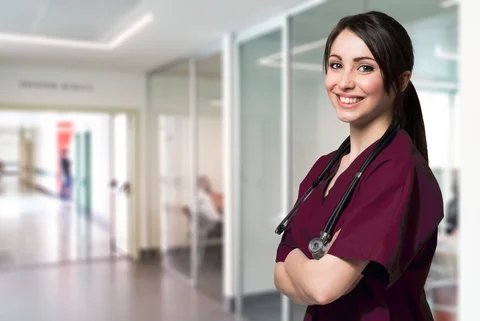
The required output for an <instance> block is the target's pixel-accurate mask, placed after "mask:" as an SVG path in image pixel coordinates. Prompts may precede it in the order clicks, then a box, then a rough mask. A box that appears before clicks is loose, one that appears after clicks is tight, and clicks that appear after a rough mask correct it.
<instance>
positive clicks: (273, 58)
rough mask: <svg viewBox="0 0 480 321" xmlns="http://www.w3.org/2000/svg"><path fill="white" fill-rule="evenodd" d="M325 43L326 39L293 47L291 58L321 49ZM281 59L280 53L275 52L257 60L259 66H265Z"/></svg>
mask: <svg viewBox="0 0 480 321" xmlns="http://www.w3.org/2000/svg"><path fill="white" fill-rule="evenodd" d="M326 42H327V38H323V39H320V40H317V41H312V42H309V43H306V44H303V45H300V46H296V47H293V48H292V49H291V52H292V56H296V55H298V54H301V53H304V52H308V51H312V50H314V49H318V48H321V47H323V46H325V43H326ZM281 59H282V53H281V52H277V53H274V54H271V55H268V56H266V57H263V58H260V59H259V64H261V65H266V64H268V63H270V62H274V61H276V60H277V61H280V60H281Z"/></svg>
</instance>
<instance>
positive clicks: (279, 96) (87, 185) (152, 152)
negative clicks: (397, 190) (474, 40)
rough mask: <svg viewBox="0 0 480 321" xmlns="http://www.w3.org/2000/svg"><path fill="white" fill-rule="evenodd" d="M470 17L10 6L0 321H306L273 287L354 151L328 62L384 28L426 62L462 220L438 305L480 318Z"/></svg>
mask: <svg viewBox="0 0 480 321" xmlns="http://www.w3.org/2000/svg"><path fill="white" fill-rule="evenodd" d="M464 6H469V4H465V3H463V2H462V3H461V4H460V3H459V2H458V1H454V0H419V1H413V0H405V1H402V2H398V1H393V0H364V1H354V0H335V1H333V0H323V1H322V0H314V1H302V0H282V1H278V0H277V1H274V0H257V1H253V0H245V1H233V2H232V1H229V2H225V1H223V2H222V1H217V0H209V1H197V2H194V1H187V2H186V3H175V2H172V1H168V0H161V1H153V0H144V1H140V0H121V1H110V0H109V1H101V2H99V1H91V0H88V1H76V0H69V1H54V0H39V1H29V0H22V1H16V2H15V3H7V2H5V1H4V2H1V3H0V8H1V9H3V10H1V12H5V14H4V19H0V320H5V321H15V320H32V319H33V318H35V319H36V320H60V318H62V319H65V318H67V319H68V320H91V319H94V320H99V321H100V320H162V321H163V320H165V321H169V320H198V321H215V320H218V321H220V320H234V319H237V320H239V319H241V320H250V321H270V320H271V321H274V320H282V321H290V320H303V314H304V312H305V307H303V306H298V305H295V304H293V303H292V302H289V301H288V300H286V298H282V297H281V295H279V294H278V293H277V292H276V290H275V287H274V284H273V268H274V265H275V251H276V248H277V245H278V242H279V240H280V239H279V237H278V235H276V234H275V233H274V229H275V227H276V226H277V224H278V223H279V222H280V221H281V220H282V218H283V217H284V215H286V213H288V211H289V210H290V208H291V206H292V205H293V201H294V199H295V198H296V195H297V192H298V185H299V183H300V181H301V180H302V179H303V177H304V176H305V175H306V173H307V172H308V170H309V169H310V168H311V166H312V164H313V163H314V162H315V161H316V160H317V158H318V157H319V156H321V155H323V154H326V153H329V152H331V151H332V150H334V149H336V148H337V147H338V145H339V144H340V143H341V142H342V141H343V140H344V139H345V137H346V136H348V127H347V125H345V124H343V123H341V122H339V121H338V120H337V118H336V114H335V112H334V110H333V108H332V107H331V103H330V101H329V99H328V97H327V95H326V93H325V89H324V71H323V66H322V60H323V51H324V45H325V41H326V37H327V36H328V34H329V33H330V31H331V30H332V28H333V27H334V26H335V24H336V23H337V22H338V20H339V19H340V18H342V17H344V16H346V15H351V14H356V13H360V12H365V11H370V10H378V11H383V12H386V13H388V14H389V15H391V16H393V17H394V18H396V19H397V20H398V21H399V22H401V23H402V24H403V25H404V26H405V28H406V29H407V31H408V32H409V34H410V36H411V38H412V41H413V44H414V49H415V58H416V60H415V67H414V72H413V78H412V81H413V84H414V85H415V87H416V88H417V91H418V95H419V98H420V101H421V104H422V108H423V115H424V120H425V126H426V131H427V141H428V148H429V158H430V166H431V168H432V169H433V171H434V173H435V176H436V178H437V180H438V182H439V184H440V187H441V189H442V193H443V198H444V205H445V219H444V220H443V221H442V223H441V226H440V235H439V241H438V248H437V252H436V255H435V259H434V262H433V264H432V267H431V271H430V275H429V278H428V281H427V284H426V286H425V291H426V293H427V297H428V300H429V302H430V305H431V308H432V310H433V312H434V316H435V320H436V321H447V320H450V321H453V320H462V321H466V320H476V317H475V316H473V315H472V314H471V313H469V312H468V311H475V308H474V307H473V306H472V305H470V306H467V305H466V303H465V305H464V309H465V310H464V312H463V313H460V312H459V310H460V306H461V302H462V304H463V302H473V300H470V301H468V300H467V299H468V298H467V295H465V296H464V298H466V300H465V301H463V299H462V301H461V302H460V300H459V297H460V295H459V290H460V281H459V280H460V279H459V272H458V270H459V255H458V253H459V251H458V247H457V244H458V242H459V240H462V237H464V236H463V235H466V234H462V233H463V225H462V228H460V225H459V222H460V216H461V217H462V224H465V223H464V221H463V219H464V217H467V215H468V213H466V214H464V213H463V211H464V209H466V208H467V209H468V212H469V213H470V212H472V214H471V215H472V216H471V217H473V216H474V214H475V213H476V210H479V209H478V206H477V207H476V208H475V207H474V206H472V207H469V206H467V205H465V204H467V202H468V204H475V200H476V199H475V195H474V194H468V196H469V198H466V199H464V193H462V191H463V189H461V188H460V187H461V186H465V184H467V183H465V182H471V181H473V180H474V179H475V178H476V177H477V176H478V175H479V174H480V173H479V174H477V173H476V172H475V173H473V172H472V173H471V172H469V174H468V177H467V178H466V180H465V181H463V176H462V180H461V179H460V175H461V172H463V171H464V170H466V169H465V168H466V167H467V166H464V165H463V164H464V163H463V161H464V159H475V157H471V156H472V154H468V153H467V152H465V150H464V149H462V148H464V147H463V146H464V145H462V141H461V138H462V139H463V137H465V132H466V131H467V130H469V129H472V128H475V124H473V122H474V119H475V115H476V114H475V113H476V111H474V110H472V108H473V109H475V108H474V106H472V107H469V106H470V105H472V104H471V103H470V100H474V98H473V95H474V90H473V91H472V90H471V89H472V88H473V87H468V88H467V87H464V90H463V91H462V89H461V88H462V87H461V86H462V81H461V79H464V78H462V77H467V76H469V77H470V76H471V77H475V75H476V74H478V73H477V71H478V70H477V69H478V67H476V66H472V65H475V64H474V63H470V62H472V59H475V58H476V59H477V60H478V58H477V56H476V55H475V54H474V52H473V50H474V49H473V45H470V47H468V46H469V44H467V45H464V43H469V42H468V41H465V40H464V42H461V41H460V39H469V38H468V37H469V36H468V35H470V34H473V32H474V31H475V30H476V29H475V27H476V26H478V24H475V23H476V22H477V21H475V18H468V20H466V19H467V18H465V19H464V18H463V17H464V16H465V15H466V12H473V11H472V9H467V8H470V7H467V8H465V7H464ZM462 8H463V9H462ZM462 10H463V11H462ZM7 12H8V14H7ZM212 13H213V14H212ZM460 17H462V19H460ZM461 44H462V45H461ZM460 48H464V49H463V50H460ZM465 48H469V49H471V50H472V51H469V49H465ZM477 51H478V50H477ZM467 55H468V57H469V58H468V62H469V63H468V67H463V69H462V68H461V64H460V62H461V61H463V62H465V59H467V58H465V57H467ZM286 57H287V58H288V59H285V58H286ZM472 68H473V69H472ZM475 68H477V69H475ZM469 83H470V84H471V85H472V83H471V82H469ZM472 86H473V85H472ZM462 95H463V96H462ZM466 97H467V98H466ZM466 101H469V104H466V103H465V102H466ZM461 155H462V157H460V156H461ZM462 160H463V161H462ZM468 168H469V169H470V168H471V169H474V168H475V166H474V164H472V165H468ZM468 186H470V185H468ZM460 195H462V198H461V197H460ZM460 200H462V202H463V203H462V204H463V205H462V204H461V203H460ZM475 217H476V216H475ZM473 219H474V218H472V220H473ZM472 220H470V221H469V222H472ZM479 224H480V223H479ZM471 231H474V228H472V230H471ZM472 233H473V232H472ZM471 235H473V234H469V237H470V236H471ZM465 240H466V237H464V238H463V242H465V244H466V243H467V241H465ZM468 240H469V241H468V243H472V242H471V241H470V239H468ZM469 266H472V265H471V264H470V265H469ZM473 268H474V267H472V269H473ZM472 273H473V272H472ZM470 275H473V274H469V276H470ZM472 282H473V283H472ZM475 282H478V281H473V280H468V284H469V286H472V287H473V285H474V284H476V283H475ZM465 284H466V283H465ZM465 286H466V285H465ZM469 289H470V288H469ZM465 293H466V292H465ZM469 293H471V292H469ZM47 294H48V295H47ZM468 297H470V296H468ZM13 298H16V300H13ZM25 305H28V306H29V308H28V309H26V308H25Z"/></svg>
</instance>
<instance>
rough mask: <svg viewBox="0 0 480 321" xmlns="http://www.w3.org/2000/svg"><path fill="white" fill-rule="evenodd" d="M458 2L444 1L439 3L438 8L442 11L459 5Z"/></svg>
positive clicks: (454, 0)
mask: <svg viewBox="0 0 480 321" xmlns="http://www.w3.org/2000/svg"><path fill="white" fill-rule="evenodd" d="M459 4H460V1H459V0H444V1H442V2H440V7H441V8H443V9H446V8H450V7H453V6H456V5H459Z"/></svg>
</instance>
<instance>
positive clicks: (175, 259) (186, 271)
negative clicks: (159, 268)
mask: <svg viewBox="0 0 480 321" xmlns="http://www.w3.org/2000/svg"><path fill="white" fill-rule="evenodd" d="M164 262H165V264H166V266H167V267H168V268H169V269H172V270H175V271H176V272H178V273H181V274H182V275H183V276H185V277H186V278H188V277H189V275H190V250H189V249H188V248H184V249H179V250H175V251H171V252H170V253H169V254H168V255H166V256H164ZM198 290H199V291H201V292H203V293H204V294H206V295H208V296H209V297H211V298H212V299H215V300H216V301H218V302H222V291H223V289H222V246H221V245H214V246H208V247H206V249H205V254H204V257H203V260H201V262H200V264H199V269H198Z"/></svg>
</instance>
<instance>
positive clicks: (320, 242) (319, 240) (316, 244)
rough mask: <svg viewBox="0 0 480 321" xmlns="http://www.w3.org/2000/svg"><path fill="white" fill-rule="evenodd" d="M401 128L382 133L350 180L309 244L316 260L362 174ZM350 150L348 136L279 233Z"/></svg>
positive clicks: (394, 126)
mask: <svg viewBox="0 0 480 321" xmlns="http://www.w3.org/2000/svg"><path fill="white" fill-rule="evenodd" d="M399 130H400V126H399V125H396V124H395V125H391V126H390V127H389V128H388V129H387V130H386V131H385V133H384V134H383V135H382V137H381V138H380V140H379V141H378V143H377V144H376V145H375V147H374V148H373V150H372V151H371V152H370V154H369V155H368V157H367V159H366V160H365V161H364V162H363V164H362V166H361V167H360V169H359V170H358V172H357V174H355V176H354V178H353V180H352V181H351V182H350V185H349V186H348V188H347V190H346V191H345V193H344V194H343V196H342V198H341V199H340V201H339V202H338V204H337V206H336V207H335V209H334V210H333V212H332V214H331V215H330V217H329V218H328V221H327V223H326V224H325V226H324V228H323V230H322V231H321V232H320V237H316V238H313V239H312V240H311V241H310V242H309V244H308V250H309V251H310V253H312V256H313V258H314V259H316V260H320V259H321V258H322V257H323V256H324V255H325V252H326V250H327V247H328V244H329V243H330V241H331V240H332V234H333V229H334V228H335V225H336V224H337V222H338V220H339V218H340V215H341V214H342V212H343V210H344V209H345V208H346V206H347V205H348V203H349V202H350V198H351V196H352V195H353V191H354V190H355V187H356V186H357V183H358V181H359V180H360V177H361V176H362V174H363V172H364V171H365V169H366V168H367V166H368V165H370V164H371V163H372V161H373V160H374V159H375V158H376V157H377V156H378V154H380V152H381V151H382V150H383V149H384V148H385V147H387V146H388V144H390V142H391V141H392V140H393V138H395V135H396V134H397V132H398V131H399ZM349 150H350V137H347V139H345V141H344V142H343V143H342V144H341V145H340V147H339V148H338V149H337V151H336V152H335V154H334V155H333V157H332V159H331V160H330V161H329V162H328V164H327V166H326V167H325V169H324V170H323V171H322V172H321V173H320V175H319V176H318V177H317V178H316V179H315V180H314V181H313V183H312V185H311V186H310V188H309V189H308V190H307V191H306V192H305V193H304V194H303V196H302V198H300V199H299V200H298V202H297V203H296V204H295V205H294V207H293V208H292V210H291V211H290V212H289V213H288V214H287V216H285V218H284V219H283V220H282V222H281V223H280V224H279V225H278V226H277V228H276V229H275V233H277V234H278V235H280V234H282V233H283V232H284V231H285V229H286V227H287V225H288V224H289V223H290V221H291V220H292V219H293V217H294V215H295V213H296V212H297V210H298V208H299V207H300V205H302V203H303V201H305V199H306V198H307V197H308V196H310V194H311V193H312V192H313V190H314V189H315V188H317V187H318V185H320V183H321V182H322V181H323V179H324V178H325V176H326V175H327V173H329V172H330V170H331V168H332V167H333V166H334V165H335V164H336V163H337V161H338V160H339V159H340V157H342V156H344V155H345V154H346V153H347V152H348V151H349Z"/></svg>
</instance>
